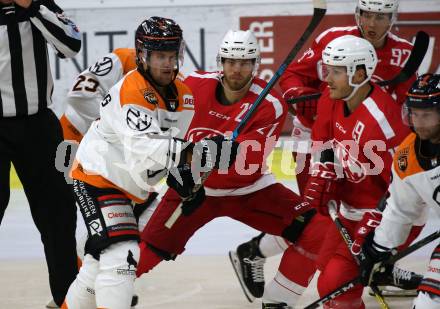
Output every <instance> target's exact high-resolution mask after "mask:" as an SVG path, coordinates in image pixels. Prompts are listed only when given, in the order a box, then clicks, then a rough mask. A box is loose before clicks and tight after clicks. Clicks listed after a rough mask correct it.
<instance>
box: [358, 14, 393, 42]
mask: <svg viewBox="0 0 440 309" xmlns="http://www.w3.org/2000/svg"><path fill="white" fill-rule="evenodd" d="M360 26H361V27H362V31H363V35H364V39H366V40H368V41H369V42H370V43H372V44H373V45H374V43H375V42H377V41H378V40H381V39H382V38H383V37H384V35H385V34H386V33H387V32H388V30H389V29H390V26H391V14H384V13H373V12H362V14H361V15H360Z"/></svg>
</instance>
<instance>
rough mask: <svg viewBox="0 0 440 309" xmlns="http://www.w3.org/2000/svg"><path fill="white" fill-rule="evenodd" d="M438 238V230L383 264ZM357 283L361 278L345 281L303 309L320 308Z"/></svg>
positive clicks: (392, 262)
mask: <svg viewBox="0 0 440 309" xmlns="http://www.w3.org/2000/svg"><path fill="white" fill-rule="evenodd" d="M439 237H440V230H438V231H436V232H434V233H432V234H430V235H428V236H426V237H425V238H423V239H421V240H419V241H418V242H416V243H414V244H412V245H411V246H409V247H408V248H406V249H404V250H402V251H400V252H398V253H397V254H393V255H392V256H391V257H390V258H389V259H388V260H387V261H386V262H384V264H387V265H388V264H394V263H395V262H397V261H398V260H400V259H402V258H404V257H405V256H407V255H409V254H411V253H413V252H414V251H416V250H418V249H420V248H421V247H423V246H425V245H427V244H429V243H430V242H432V241H434V240H436V239H437V238H439ZM359 283H361V278H360V277H359V276H358V277H356V278H353V279H352V280H350V281H347V282H346V283H344V284H343V285H341V286H340V287H339V288H337V289H335V290H333V291H332V292H330V293H328V294H327V295H324V296H323V297H321V298H320V299H318V300H317V301H315V302H313V303H311V304H310V305H308V306H307V307H305V309H314V308H319V307H320V306H322V305H324V304H325V303H326V302H328V301H329V300H332V299H333V298H335V297H337V296H339V295H341V294H342V293H345V292H347V291H348V290H350V289H351V288H353V287H354V286H355V285H357V284H359Z"/></svg>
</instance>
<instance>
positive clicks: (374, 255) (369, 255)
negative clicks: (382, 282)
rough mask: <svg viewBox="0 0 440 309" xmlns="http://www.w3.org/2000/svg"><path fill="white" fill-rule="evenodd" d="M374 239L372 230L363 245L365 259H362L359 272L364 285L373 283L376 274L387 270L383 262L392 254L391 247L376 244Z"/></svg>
mask: <svg viewBox="0 0 440 309" xmlns="http://www.w3.org/2000/svg"><path fill="white" fill-rule="evenodd" d="M373 239H374V232H371V233H370V234H368V235H367V237H366V238H365V242H364V245H363V246H362V251H363V253H364V254H365V260H363V261H361V265H360V271H359V272H360V276H361V283H362V284H363V285H364V286H367V285H370V284H371V283H372V281H373V277H374V275H375V274H377V273H382V272H385V270H386V268H385V265H384V264H383V262H384V261H386V260H388V258H389V257H390V256H391V249H389V248H385V247H383V246H380V245H378V244H376V243H375V242H374V240H373Z"/></svg>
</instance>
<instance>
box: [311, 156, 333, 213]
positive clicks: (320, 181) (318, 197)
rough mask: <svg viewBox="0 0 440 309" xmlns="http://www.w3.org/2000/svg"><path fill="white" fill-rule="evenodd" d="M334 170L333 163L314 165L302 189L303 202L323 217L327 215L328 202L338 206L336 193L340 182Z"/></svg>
mask: <svg viewBox="0 0 440 309" xmlns="http://www.w3.org/2000/svg"><path fill="white" fill-rule="evenodd" d="M335 168H336V165H335V164H333V163H320V162H319V163H315V164H314V165H313V166H312V173H311V175H310V177H309V180H308V181H307V185H306V187H305V189H304V197H305V200H306V201H308V202H309V203H310V205H311V206H313V207H315V208H316V210H317V211H318V212H319V213H320V214H322V215H325V216H328V215H329V214H328V206H327V204H328V202H329V201H330V200H335V201H336V202H337V203H338V204H339V199H338V198H337V192H336V191H337V187H338V182H340V180H338V176H337V174H336V169H335Z"/></svg>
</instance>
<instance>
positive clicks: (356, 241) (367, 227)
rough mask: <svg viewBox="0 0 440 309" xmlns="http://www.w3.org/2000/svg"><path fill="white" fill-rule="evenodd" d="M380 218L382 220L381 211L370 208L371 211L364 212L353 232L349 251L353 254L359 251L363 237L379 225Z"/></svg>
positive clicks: (363, 240)
mask: <svg viewBox="0 0 440 309" xmlns="http://www.w3.org/2000/svg"><path fill="white" fill-rule="evenodd" d="M380 220H382V213H381V212H380V211H377V210H375V209H372V210H371V211H368V212H366V213H364V215H363V217H362V219H361V221H359V223H358V225H357V227H356V229H355V232H354V237H353V245H352V246H351V253H353V254H354V255H358V254H359V253H360V251H361V248H362V245H363V244H364V242H365V238H366V237H367V235H369V234H370V233H371V232H373V231H374V230H375V229H376V227H378V226H379V224H380Z"/></svg>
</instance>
